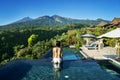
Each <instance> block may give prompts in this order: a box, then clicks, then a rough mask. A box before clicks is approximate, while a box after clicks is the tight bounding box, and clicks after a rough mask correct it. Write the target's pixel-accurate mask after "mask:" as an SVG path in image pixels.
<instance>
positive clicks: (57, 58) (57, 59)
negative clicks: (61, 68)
mask: <svg viewBox="0 0 120 80" xmlns="http://www.w3.org/2000/svg"><path fill="white" fill-rule="evenodd" d="M61 62H62V48H61V47H60V41H57V42H56V47H54V48H53V63H54V64H57V63H58V64H60V63H61Z"/></svg>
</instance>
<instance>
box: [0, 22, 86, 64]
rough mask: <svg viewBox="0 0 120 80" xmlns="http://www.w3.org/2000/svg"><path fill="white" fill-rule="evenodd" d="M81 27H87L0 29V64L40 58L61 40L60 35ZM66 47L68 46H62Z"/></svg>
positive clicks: (75, 25)
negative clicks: (20, 59)
mask: <svg viewBox="0 0 120 80" xmlns="http://www.w3.org/2000/svg"><path fill="white" fill-rule="evenodd" d="M82 27H87V25H82V24H71V25H63V26H58V27H56V26H52V27H49V26H46V27H37V28H36V27H34V28H33V27H29V28H28V27H23V28H14V27H13V28H4V29H3V28H2V29H0V62H2V63H4V62H7V61H11V60H14V59H17V58H29V59H36V58H40V57H41V56H42V55H44V54H45V53H46V51H48V50H49V49H50V48H52V46H53V45H54V41H55V40H63V39H61V38H60V35H62V34H63V33H64V34H66V33H67V31H68V30H73V29H80V28H82ZM64 34H63V35H64ZM69 38H71V37H70V36H69ZM69 43H70V42H69ZM66 45H68V44H64V46H66Z"/></svg>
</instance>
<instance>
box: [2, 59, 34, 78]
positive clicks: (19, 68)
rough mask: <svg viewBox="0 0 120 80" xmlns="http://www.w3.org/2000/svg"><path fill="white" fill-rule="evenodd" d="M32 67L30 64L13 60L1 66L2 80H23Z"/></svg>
mask: <svg viewBox="0 0 120 80" xmlns="http://www.w3.org/2000/svg"><path fill="white" fill-rule="evenodd" d="M31 67H32V66H31V65H30V64H27V63H24V62H20V61H13V62H11V63H9V64H7V65H6V66H4V67H2V68H0V80H21V79H22V78H23V77H24V76H25V75H26V74H27V72H28V71H29V70H30V69H31Z"/></svg>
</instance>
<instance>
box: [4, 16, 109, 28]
mask: <svg viewBox="0 0 120 80" xmlns="http://www.w3.org/2000/svg"><path fill="white" fill-rule="evenodd" d="M101 21H104V22H109V21H108V20H103V19H96V20H89V19H86V20H85V19H72V18H67V17H61V16H59V15H53V16H41V17H38V18H36V19H32V18H30V17H24V18H23V19H20V20H18V21H16V22H13V23H10V24H8V25H4V26H2V27H41V26H60V25H64V24H72V23H79V24H89V25H96V24H98V23H99V22H101Z"/></svg>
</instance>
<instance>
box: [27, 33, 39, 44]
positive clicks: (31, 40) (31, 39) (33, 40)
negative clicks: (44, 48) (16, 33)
mask: <svg viewBox="0 0 120 80" xmlns="http://www.w3.org/2000/svg"><path fill="white" fill-rule="evenodd" d="M37 41H38V35H36V34H32V35H31V36H30V37H29V38H28V46H33V45H34V44H35V43H37Z"/></svg>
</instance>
